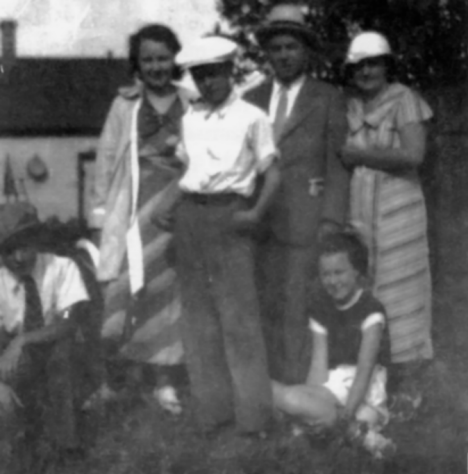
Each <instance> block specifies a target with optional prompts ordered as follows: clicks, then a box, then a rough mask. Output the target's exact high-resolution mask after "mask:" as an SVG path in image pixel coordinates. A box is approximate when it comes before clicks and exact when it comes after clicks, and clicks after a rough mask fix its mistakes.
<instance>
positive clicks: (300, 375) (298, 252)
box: [256, 234, 316, 384]
mask: <svg viewBox="0 0 468 474" xmlns="http://www.w3.org/2000/svg"><path fill="white" fill-rule="evenodd" d="M315 267H316V245H315V244H314V245H311V246H307V247H300V246H293V245H288V244H285V243H282V242H279V241H278V240H276V239H275V237H274V236H273V235H271V234H270V235H269V236H268V238H267V239H265V238H264V239H262V240H260V241H259V243H258V246H257V252H256V272H257V273H256V282H257V287H258V289H259V300H260V310H261V321H262V326H263V333H264V337H265V344H266V348H267V355H268V367H269V373H270V377H271V378H273V379H274V380H277V381H279V382H282V383H284V384H299V383H304V381H305V379H306V377H307V373H308V370H309V367H310V362H311V334H310V331H309V329H308V314H307V306H308V300H309V294H310V291H311V287H312V284H313V282H314V279H315V275H316V270H315Z"/></svg>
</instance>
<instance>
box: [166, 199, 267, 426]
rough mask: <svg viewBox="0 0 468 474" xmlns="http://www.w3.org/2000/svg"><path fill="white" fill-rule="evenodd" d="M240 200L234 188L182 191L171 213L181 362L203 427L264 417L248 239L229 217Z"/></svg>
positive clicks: (253, 422) (258, 422)
mask: <svg viewBox="0 0 468 474" xmlns="http://www.w3.org/2000/svg"><path fill="white" fill-rule="evenodd" d="M246 207H247V203H246V200H245V199H244V198H242V197H240V196H237V195H234V194H220V195H214V196H210V195H193V194H186V195H185V196H184V198H183V200H182V203H181V204H180V205H179V207H178V209H177V214H176V224H175V242H176V251H177V275H178V278H179V281H180V285H181V297H182V304H183V315H182V322H181V326H182V335H183V341H184V348H185V354H186V363H187V368H188V372H189V379H190V383H191V390H192V396H193V398H194V400H195V403H196V413H197V416H198V419H199V422H200V424H201V426H202V428H203V429H207V430H209V429H211V428H214V427H216V426H217V425H219V424H222V423H224V422H227V421H229V420H231V419H233V418H235V420H236V424H237V428H238V430H239V431H241V432H255V431H261V430H263V429H265V428H266V425H267V423H268V422H269V421H270V418H271V403H272V400H271V386H270V380H269V377H268V372H267V361H266V352H265V346H264V341H263V336H262V330H261V325H260V316H259V307H258V300H257V292H256V288H255V283H254V269H253V253H252V251H253V246H252V241H251V238H250V235H249V234H248V233H247V232H244V233H243V232H241V231H239V230H238V229H235V228H234V225H233V221H232V214H233V213H234V212H236V211H238V210H241V209H245V208H246Z"/></svg>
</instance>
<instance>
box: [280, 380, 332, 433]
mask: <svg viewBox="0 0 468 474" xmlns="http://www.w3.org/2000/svg"><path fill="white" fill-rule="evenodd" d="M271 388H272V391H273V405H274V407H275V408H276V409H278V410H280V411H283V412H284V413H287V414H289V415H291V416H295V417H297V418H300V419H302V421H304V422H306V423H309V424H320V425H324V426H331V425H333V423H334V422H335V421H336V417H337V401H336V400H335V397H334V396H333V395H332V394H331V392H330V391H329V390H327V389H326V388H325V387H322V386H320V385H283V384H281V383H279V382H275V381H272V382H271Z"/></svg>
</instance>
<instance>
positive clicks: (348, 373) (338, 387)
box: [323, 365, 388, 418]
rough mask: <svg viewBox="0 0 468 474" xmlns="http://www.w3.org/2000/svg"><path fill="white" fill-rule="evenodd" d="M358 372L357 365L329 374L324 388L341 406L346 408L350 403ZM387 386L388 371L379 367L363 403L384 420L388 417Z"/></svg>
mask: <svg viewBox="0 0 468 474" xmlns="http://www.w3.org/2000/svg"><path fill="white" fill-rule="evenodd" d="M356 371H357V367H356V366H355V365H339V366H338V367H336V368H335V369H333V370H330V371H329V372H328V380H327V381H326V382H325V383H324V384H323V386H324V387H326V388H327V389H328V390H330V392H331V393H332V394H333V395H334V396H335V398H336V399H337V401H338V403H339V404H340V405H341V406H345V405H346V403H347V401H348V397H349V391H350V390H351V387H352V385H353V382H354V378H355V377H356ZM386 384H387V369H386V368H385V367H382V366H380V365H377V366H376V367H375V369H374V373H373V374H372V378H371V381H370V386H369V390H368V391H367V394H366V398H365V400H364V403H363V405H367V406H369V407H371V408H373V409H374V410H376V411H378V412H379V413H381V414H382V415H383V416H384V418H387V417H388V410H387V391H386V388H385V387H386Z"/></svg>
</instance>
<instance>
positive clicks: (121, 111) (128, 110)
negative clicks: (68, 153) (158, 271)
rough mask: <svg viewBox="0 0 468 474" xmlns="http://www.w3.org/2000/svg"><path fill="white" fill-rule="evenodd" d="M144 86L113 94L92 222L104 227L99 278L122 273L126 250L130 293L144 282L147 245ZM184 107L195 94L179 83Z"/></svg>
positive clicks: (98, 167) (98, 159)
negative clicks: (141, 206)
mask: <svg viewBox="0 0 468 474" xmlns="http://www.w3.org/2000/svg"><path fill="white" fill-rule="evenodd" d="M142 91H143V87H142V85H141V84H139V83H137V84H135V85H134V86H131V87H126V88H122V89H120V90H119V95H118V96H117V97H116V98H115V99H114V102H113V103H112V106H111V108H110V111H109V113H108V116H107V119H106V122H105V124H104V128H103V131H102V134H101V138H100V140H99V145H98V150H97V157H96V168H95V177H94V185H93V190H92V201H91V202H92V204H91V210H90V215H89V223H90V227H92V228H95V229H101V231H102V233H101V243H100V259H99V268H98V272H97V275H98V279H99V280H100V281H110V280H113V279H116V278H117V277H118V276H119V273H120V270H121V266H122V262H123V259H124V258H125V255H126V254H127V257H128V263H129V276H130V286H131V290H132V293H136V292H137V291H138V290H139V289H140V288H142V286H143V284H144V281H143V249H142V243H141V238H140V232H139V227H138V220H137V215H136V213H137V197H138V186H139V174H140V173H139V165H138V129H137V118H138V111H139V108H140V105H141V96H142ZM178 94H179V97H180V98H181V101H182V104H183V105H184V107H185V108H186V107H188V104H189V102H190V100H192V99H193V98H195V95H194V93H193V92H191V91H189V90H187V89H184V88H181V87H179V88H178Z"/></svg>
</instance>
